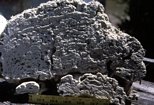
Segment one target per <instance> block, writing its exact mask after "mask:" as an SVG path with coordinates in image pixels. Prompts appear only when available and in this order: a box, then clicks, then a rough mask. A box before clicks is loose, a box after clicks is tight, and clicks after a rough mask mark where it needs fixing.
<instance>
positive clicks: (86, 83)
mask: <svg viewBox="0 0 154 105" xmlns="http://www.w3.org/2000/svg"><path fill="white" fill-rule="evenodd" d="M58 92H59V93H60V95H62V96H75V97H77V96H78V97H79V96H84V95H86V94H88V95H89V96H91V97H96V98H100V99H103V97H107V98H109V99H110V103H112V104H115V105H125V100H126V99H127V95H126V93H125V92H124V90H123V88H122V87H120V86H119V85H118V81H117V80H115V79H113V78H110V77H108V76H107V75H102V74H101V73H97V74H96V75H93V74H90V73H86V74H84V75H82V76H81V77H80V78H79V79H74V78H73V76H72V75H66V76H64V77H62V78H61V82H60V84H59V86H58Z"/></svg>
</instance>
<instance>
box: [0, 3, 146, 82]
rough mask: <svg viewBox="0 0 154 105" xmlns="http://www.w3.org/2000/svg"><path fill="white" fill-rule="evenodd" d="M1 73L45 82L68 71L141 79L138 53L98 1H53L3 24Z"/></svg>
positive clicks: (141, 53) (133, 42)
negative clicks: (4, 25) (113, 23)
mask: <svg viewBox="0 0 154 105" xmlns="http://www.w3.org/2000/svg"><path fill="white" fill-rule="evenodd" d="M1 42H2V43H3V45H1V46H0V47H1V53H2V55H1V60H0V61H1V62H2V68H3V69H1V73H2V74H3V75H4V76H5V77H7V78H8V79H22V78H29V77H31V78H37V77H38V76H40V79H41V80H45V79H50V78H52V77H54V75H66V74H68V73H76V72H78V73H82V74H84V73H97V72H101V73H104V74H107V75H109V76H113V75H118V76H120V77H122V78H124V79H126V80H129V81H135V80H137V79H140V78H141V77H143V76H144V75H145V72H146V71H145V65H144V63H143V56H144V54H145V52H144V49H143V48H142V46H141V44H140V43H139V41H138V40H136V39H135V38H134V37H131V36H129V35H127V34H126V33H123V32H121V31H120V30H118V29H116V28H115V27H114V26H112V25H111V23H110V22H109V19H108V16H107V15H106V14H105V13H104V8H103V6H102V5H101V4H100V3H98V2H89V3H85V2H84V1H82V0H81V1H80V0H53V1H49V2H47V3H44V4H41V5H40V6H38V7H37V8H33V9H29V10H25V11H24V12H22V13H21V14H18V15H16V16H14V17H12V19H10V20H9V22H8V24H7V26H6V29H5V31H4V32H3V33H2V36H1Z"/></svg>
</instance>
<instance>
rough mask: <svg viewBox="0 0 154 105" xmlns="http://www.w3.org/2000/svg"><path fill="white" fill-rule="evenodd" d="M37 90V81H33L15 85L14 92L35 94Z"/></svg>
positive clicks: (38, 87) (38, 88)
mask: <svg viewBox="0 0 154 105" xmlns="http://www.w3.org/2000/svg"><path fill="white" fill-rule="evenodd" d="M39 90H40V86H39V84H38V83H36V82H34V81H29V82H23V83H21V84H20V85H18V86H17V87H16V94H25V93H31V94H37V93H39Z"/></svg>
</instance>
